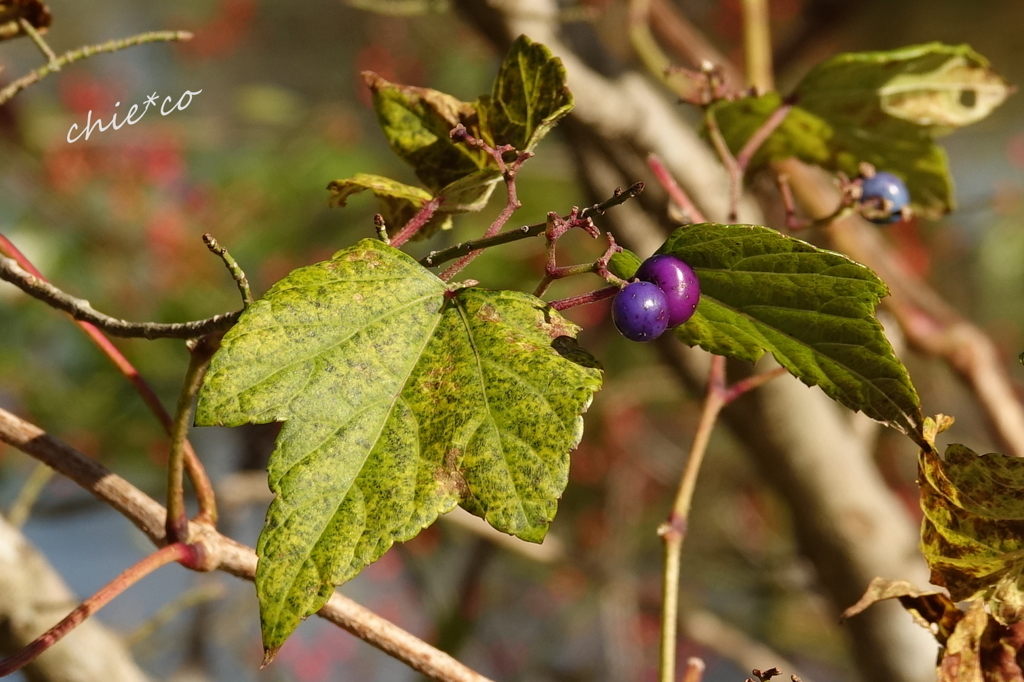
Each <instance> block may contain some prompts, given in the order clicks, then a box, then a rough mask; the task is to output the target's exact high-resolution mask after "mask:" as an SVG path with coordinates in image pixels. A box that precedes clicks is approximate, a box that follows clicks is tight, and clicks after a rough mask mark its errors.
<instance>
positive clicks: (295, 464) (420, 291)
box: [196, 239, 601, 656]
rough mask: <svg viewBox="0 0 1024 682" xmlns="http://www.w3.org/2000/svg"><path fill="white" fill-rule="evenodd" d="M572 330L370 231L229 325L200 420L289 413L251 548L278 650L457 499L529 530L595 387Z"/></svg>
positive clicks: (536, 528) (547, 515)
mask: <svg viewBox="0 0 1024 682" xmlns="http://www.w3.org/2000/svg"><path fill="white" fill-rule="evenodd" d="M577 331H578V328H577V327H576V326H575V325H573V324H572V323H570V322H568V321H566V320H565V319H564V318H562V317H561V316H560V315H559V314H558V313H557V312H556V311H554V310H552V309H551V308H549V307H548V306H547V305H546V304H545V303H544V302H543V301H540V300H539V299H537V298H534V297H533V296H529V295H527V294H523V293H519V292H508V291H504V292H495V291H485V290H481V289H476V288H468V289H457V288H455V287H452V286H450V285H446V284H445V283H444V282H442V281H441V280H440V279H438V278H437V277H436V276H434V275H433V274H431V273H430V272H429V271H428V270H426V269H425V268H423V267H422V266H420V265H419V264H418V263H417V262H416V261H415V260H413V259H412V258H411V257H409V256H408V255H406V254H405V253H402V252H401V251H398V250H396V249H393V248H391V247H389V246H386V245H385V244H383V243H381V242H379V241H376V240H371V239H367V240H363V241H361V242H359V243H358V244H356V245H355V246H353V247H351V248H348V249H345V250H342V251H339V252H338V253H337V254H335V256H334V257H333V258H332V259H331V260H329V261H326V262H323V263H318V264H316V265H312V266H309V267H305V268H301V269H299V270H296V271H295V272H293V273H291V274H290V275H289V276H288V277H286V278H285V279H283V280H281V281H280V282H278V283H277V284H276V285H274V287H272V288H271V290H270V291H269V292H268V293H267V295H266V296H265V297H264V298H263V299H261V300H259V301H257V302H256V303H255V304H254V305H252V306H251V307H250V308H249V309H248V310H246V312H245V313H243V315H242V317H241V318H240V320H239V322H238V324H237V325H235V326H234V327H233V328H232V329H231V330H230V331H229V332H228V333H227V334H226V335H225V337H224V340H223V345H222V347H221V350H220V351H219V352H218V353H217V355H216V356H215V357H214V359H213V362H212V364H211V367H210V371H209V372H208V374H207V377H206V381H205V382H204V385H203V389H202V391H201V393H200V396H199V404H198V406H197V410H196V423H197V424H200V425H212V424H222V425H240V424H244V423H264V422H270V421H283V422H285V424H284V426H283V428H282V430H281V434H280V436H279V437H278V441H277V447H276V449H275V451H274V453H273V455H272V456H271V461H270V467H269V473H270V487H271V489H272V490H273V491H274V493H275V499H274V502H273V503H272V505H271V507H270V511H269V512H268V515H267V524H266V526H265V527H264V530H263V533H262V534H261V535H260V540H259V543H258V545H257V553H258V554H259V557H260V560H259V564H258V567H257V571H256V587H257V593H258V595H259V599H260V614H261V622H262V627H263V641H264V646H265V648H266V649H267V652H268V655H270V656H273V654H274V653H275V652H276V650H277V648H278V647H280V646H281V644H282V643H283V642H284V640H285V639H286V638H287V637H288V635H289V634H290V633H291V632H292V630H294V628H295V627H296V625H297V624H298V622H299V621H300V620H301V619H302V618H304V617H306V616H308V615H309V614H311V613H313V612H315V611H316V610H317V609H319V608H320V607H321V606H322V605H323V604H324V602H325V601H326V600H327V598H328V597H329V595H330V593H331V592H332V591H333V589H334V586H335V585H337V584H339V583H341V582H344V581H345V580H348V579H349V578H351V577H352V576H354V575H355V574H356V573H358V572H359V571H360V570H361V569H362V568H363V567H364V566H366V565H367V564H368V563H370V562H372V561H374V560H376V559H377V558H378V557H380V556H381V554H383V553H384V552H385V551H386V550H387V549H388V547H390V546H391V544H392V543H393V542H394V541H396V540H397V541H403V540H408V539H409V538H411V537H413V536H415V535H416V534H417V533H418V532H419V531H420V529H422V528H423V527H425V526H427V525H429V524H430V523H432V522H433V521H434V519H435V518H436V517H437V515H438V514H443V513H445V512H447V511H450V510H451V509H452V508H453V507H454V506H455V505H456V504H460V503H461V504H463V505H464V506H466V507H467V508H468V509H470V510H471V511H473V512H474V513H477V514H479V515H481V516H483V517H484V518H485V519H486V520H487V521H488V522H489V523H490V524H491V525H492V526H494V527H495V528H497V529H499V530H502V531H504V532H506V533H510V534H513V535H517V536H518V537H521V538H523V539H526V540H530V541H535V542H539V541H540V540H541V539H542V538H543V537H544V534H545V532H546V530H547V526H548V524H549V523H550V521H551V519H552V518H553V517H554V514H555V509H556V504H557V499H558V497H559V496H560V495H561V492H562V490H563V489H564V487H565V484H566V480H567V475H568V464H569V460H568V455H569V451H570V450H571V449H572V448H574V447H575V446H576V444H577V443H578V442H579V438H580V436H581V434H582V418H581V416H580V415H581V414H582V412H583V411H585V410H586V408H587V406H588V405H589V403H590V400H591V398H592V395H593V393H594V391H596V390H597V389H598V388H599V387H600V381H601V379H600V371H599V370H598V369H597V365H596V362H595V361H594V360H593V358H591V357H590V356H589V355H588V354H586V353H585V351H582V349H579V347H578V346H576V344H575V336H576V333H577Z"/></svg>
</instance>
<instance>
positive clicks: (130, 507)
mask: <svg viewBox="0 0 1024 682" xmlns="http://www.w3.org/2000/svg"><path fill="white" fill-rule="evenodd" d="M0 441H2V442H5V443H7V444H8V445H11V446H12V447H15V448H17V449H18V450H21V451H22V452H24V453H25V454H27V455H30V456H32V457H34V458H36V459H37V460H39V461H41V462H45V463H46V464H48V465H49V466H51V467H53V468H54V469H56V470H57V471H59V472H60V473H61V474H63V475H65V476H67V477H68V478H70V479H71V480H73V481H74V482H75V483H77V484H78V485H79V486H81V487H82V488H84V489H85V490H87V491H88V492H90V493H92V494H93V495H94V496H95V497H97V498H98V499H99V500H100V501H102V502H104V503H106V504H107V505H109V506H110V507H112V508H113V509H114V510H115V511H117V512H119V513H120V514H121V515H122V516H124V517H125V518H127V519H128V520H129V521H131V522H132V523H133V524H135V526H136V527H137V528H139V529H140V530H141V531H142V532H144V533H145V534H146V535H147V537H149V539H150V540H151V541H152V542H153V543H154V544H156V545H158V546H160V545H163V544H164V543H165V541H166V535H165V532H164V519H165V518H166V516H167V510H166V509H164V508H163V506H161V505H160V504H159V503H158V502H156V501H155V500H154V499H152V498H151V497H149V496H148V495H146V494H145V493H143V492H142V491H140V490H139V489H138V488H136V487H135V486H133V485H132V484H130V483H129V482H128V481H126V480H124V479H123V478H121V477H120V476H118V475H117V474H115V473H113V472H112V471H110V470H109V469H107V468H106V467H104V466H103V465H101V464H99V463H98V462H96V461H95V460H91V459H89V458H88V457H86V456H85V455H83V454H82V453H80V452H78V451H77V450H75V449H74V448H72V447H71V446H69V445H67V444H65V443H63V442H61V441H59V440H57V439H56V438H53V437H52V436H50V435H49V434H47V433H46V432H45V431H43V430H42V429H40V428H38V427H36V426H34V425H33V424H30V423H28V422H26V421H24V420H22V419H19V418H18V417H16V416H14V415H13V414H11V413H10V412H7V411H6V410H3V409H0ZM189 536H190V538H193V539H195V538H201V540H202V546H203V547H204V548H205V549H206V551H207V552H208V553H209V554H210V557H209V558H210V561H211V562H212V564H213V566H212V567H214V568H215V569H216V570H221V571H225V572H226V573H230V574H231V575H235V576H238V577H240V578H244V579H245V580H249V581H252V580H253V578H254V577H255V575H256V553H255V552H254V551H253V550H252V549H251V548H250V547H246V546H245V545H242V544H240V543H238V542H236V541H234V540H232V539H230V538H227V537H225V536H223V535H221V534H219V533H217V532H216V531H215V530H213V529H212V528H211V527H210V526H209V525H207V524H200V523H195V522H192V523H190V524H189ZM317 614H318V615H319V616H320V617H322V618H325V619H326V620H329V621H330V622H332V623H334V624H336V625H338V626H339V627H341V628H343V629H345V630H347V631H348V632H350V633H352V634H353V635H355V636H356V637H359V638H360V639H362V640H363V641H365V642H367V643H369V644H371V645H373V646H375V647H377V648H378V649H380V650H381V651H383V652H385V653H386V654H388V655H390V656H393V657H394V658H396V659H398V660H400V661H402V662H403V663H405V664H407V665H408V666H410V667H411V668H413V669H414V670H417V671H419V672H421V673H423V674H424V675H426V676H427V677H429V678H431V679H433V680H438V681H439V682H491V681H490V680H488V679H487V678H486V677H484V676H483V675H480V674H479V673H477V672H475V671H473V670H471V669H469V668H467V667H466V666H464V665H462V664H461V663H459V662H458V661H456V660H455V659H454V658H452V657H451V656H449V655H447V654H445V653H444V652H442V651H438V650H437V649H435V648H434V647H432V646H430V645H429V644H427V643H426V642H424V641H422V640H421V639H419V638H417V637H415V636H414V635H412V634H410V633H408V632H406V631H405V630H402V629H401V628H399V627H398V626H396V625H394V624H393V623H390V622H389V621H387V620H385V619H384V618H381V617H380V616H378V615H377V614H376V613H374V612H373V611H370V610H369V609H367V608H365V607H363V606H360V605H359V604H357V603H355V602H353V601H352V600H351V599H348V598H347V597H345V596H343V595H342V594H340V593H338V592H335V593H334V594H333V595H332V596H331V598H330V600H329V601H328V602H327V605H326V606H324V607H323V608H322V609H320V611H318V612H317Z"/></svg>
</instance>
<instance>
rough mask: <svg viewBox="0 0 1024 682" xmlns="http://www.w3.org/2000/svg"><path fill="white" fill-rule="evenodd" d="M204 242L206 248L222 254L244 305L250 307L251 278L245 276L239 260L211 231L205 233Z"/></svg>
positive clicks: (251, 300)
mask: <svg viewBox="0 0 1024 682" xmlns="http://www.w3.org/2000/svg"><path fill="white" fill-rule="evenodd" d="M203 243H204V244H206V248H208V249H210V251H212V252H213V253H215V254H216V255H218V256H220V259H221V260H222V261H224V265H225V267H227V269H228V272H230V273H231V279H233V280H235V285H236V286H237V287H238V293H240V294H241V295H242V307H243V308H248V307H249V306H251V305H252V302H253V298H252V290H250V289H249V279H248V278H247V277H246V276H245V271H244V270H242V268H241V266H239V265H238V261H236V260H235V259H234V258H232V257H231V254H230V253H228V250H227V249H225V248H224V247H223V246H221V245H220V242H218V241H217V240H216V239H214V238H213V235H212V234H210V233H209V232H207V233H206V234H204V235H203Z"/></svg>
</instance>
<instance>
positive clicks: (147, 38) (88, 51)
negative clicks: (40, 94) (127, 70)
mask: <svg viewBox="0 0 1024 682" xmlns="http://www.w3.org/2000/svg"><path fill="white" fill-rule="evenodd" d="M191 39H192V34H191V33H189V32H188V31H151V32H149V33H140V34H139V35H135V36H131V37H130V38H120V39H118V40H110V41H107V42H105V43H100V44H99V45H86V46H84V47H80V48H78V49H75V50H71V51H69V52H65V53H64V54H62V55H61V56H59V57H57V59H56V61H54V62H52V63H50V64H47V65H46V66H41V67H39V68H38V69H36V70H35V71H32V72H31V73H29V74H27V75H25V76H22V77H21V78H19V79H18V80H16V81H13V82H12V83H11V84H10V85H8V86H7V87H6V88H4V89H3V90H0V106H2V105H4V104H6V103H7V100H9V99H11V98H12V97H14V96H15V95H17V94H18V93H19V92H21V91H22V90H24V89H25V88H27V87H29V86H30V85H34V84H36V83H38V82H39V81H41V80H43V79H44V78H46V77H47V76H49V75H50V74H51V73H54V72H56V71H59V70H60V69H61V67H64V66H67V65H68V64H73V63H74V62H77V61H79V60H80V59H85V58H87V57H91V56H93V55H96V54H102V53H105V52H117V51H118V50H124V49H125V48H129V47H134V46H136V45H143V44H145V43H155V42H166V41H175V40H191Z"/></svg>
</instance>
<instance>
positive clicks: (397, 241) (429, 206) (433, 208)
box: [378, 196, 444, 249]
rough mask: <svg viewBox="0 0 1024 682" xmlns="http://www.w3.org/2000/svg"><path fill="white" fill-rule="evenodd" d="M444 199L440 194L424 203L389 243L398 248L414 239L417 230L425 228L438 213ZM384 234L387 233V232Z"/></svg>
mask: <svg viewBox="0 0 1024 682" xmlns="http://www.w3.org/2000/svg"><path fill="white" fill-rule="evenodd" d="M443 201H444V198H443V197H439V196H438V197H434V198H433V199H431V200H430V201H428V202H427V203H425V204H423V208H421V209H420V210H419V211H417V212H416V215H414V216H413V217H412V218H410V219H409V222H407V223H406V224H405V226H404V227H402V229H401V230H399V231H398V234H396V235H395V236H394V237H392V238H391V240H390V241H389V242H387V243H388V244H390V245H391V246H393V247H395V248H396V249H397V248H398V247H400V246H401V245H402V244H404V243H406V242H407V241H409V240H410V239H412V238H413V237H414V236H416V233H417V232H419V231H420V230H422V229H423V226H424V225H426V224H427V223H429V222H430V219H431V218H433V217H434V214H435V213H437V209H438V208H440V207H441V203H442V202H443ZM383 222H384V221H383V218H382V219H381V225H383ZM379 231H380V228H379V227H378V233H379ZM384 234H385V235H386V234H387V232H385V233H384Z"/></svg>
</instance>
